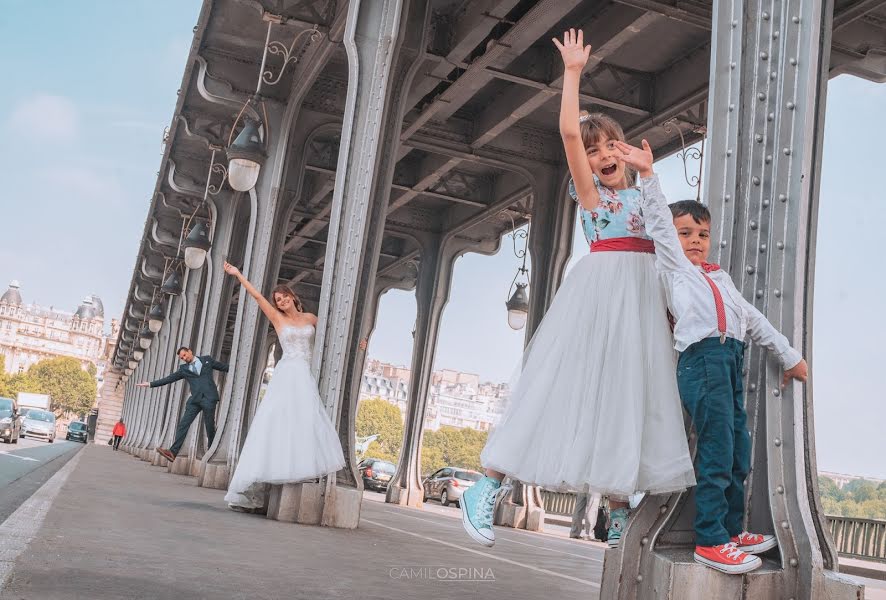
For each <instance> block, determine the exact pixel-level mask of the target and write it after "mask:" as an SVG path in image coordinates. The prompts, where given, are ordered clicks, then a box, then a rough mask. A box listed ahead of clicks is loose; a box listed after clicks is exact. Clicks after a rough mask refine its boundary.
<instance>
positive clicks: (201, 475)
mask: <svg viewBox="0 0 886 600" xmlns="http://www.w3.org/2000/svg"><path fill="white" fill-rule="evenodd" d="M176 462H178V461H176ZM195 462H196V461H195ZM195 466H196V465H195ZM197 471H198V472H197V475H196V477H197V485H199V486H200V487H206V488H212V489H214V490H226V489H228V482H229V481H230V480H231V468H230V466H228V465H227V464H224V463H218V464H217V463H211V462H202V461H201V462H200V463H199V466H197ZM185 474H186V475H190V474H191V471H190V470H189V471H188V473H185Z"/></svg>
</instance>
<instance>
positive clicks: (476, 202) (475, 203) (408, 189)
mask: <svg viewBox="0 0 886 600" xmlns="http://www.w3.org/2000/svg"><path fill="white" fill-rule="evenodd" d="M391 189H394V190H397V191H400V192H406V194H412V193H417V194H419V195H422V196H428V197H430V198H438V199H440V200H447V201H449V202H453V203H455V204H464V205H467V206H486V203H485V202H480V201H479V200H471V199H470V198H459V197H458V196H452V195H450V194H441V193H440V192H433V191H431V190H417V189H415V188H414V187H409V186H407V185H398V184H396V183H395V184H393V185H391ZM406 194H402V195H401V196H400V197H398V198H397V199H396V200H394V202H392V203H391V205H392V206H393V205H394V204H399V201H400V199H401V198H403V196H405V195H406ZM399 206H402V204H399Z"/></svg>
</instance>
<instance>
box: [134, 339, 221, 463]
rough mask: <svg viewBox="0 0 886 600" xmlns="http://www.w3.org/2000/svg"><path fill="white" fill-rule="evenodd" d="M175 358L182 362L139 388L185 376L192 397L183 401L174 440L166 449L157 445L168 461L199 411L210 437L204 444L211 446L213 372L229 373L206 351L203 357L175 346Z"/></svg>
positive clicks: (215, 394) (215, 391) (215, 399)
mask: <svg viewBox="0 0 886 600" xmlns="http://www.w3.org/2000/svg"><path fill="white" fill-rule="evenodd" d="M176 354H178V357H179V358H180V359H181V360H182V362H184V364H183V365H181V366H180V367H179V368H178V370H177V371H176V372H175V373H173V374H172V375H169V376H168V377H164V378H163V379H158V380H156V381H152V382H150V383H148V382H147V381H143V382H142V383H139V384H138V387H152V388H155V387H160V386H161V385H169V384H170V383H174V382H176V381H178V380H179V379H185V380H186V381H187V382H188V386H190V388H191V397H190V398H188V401H187V403H186V404H185V412H184V414H183V415H182V418H181V420H180V421H179V422H178V428H177V429H176V430H175V441H174V442H172V446H170V447H169V449H168V450H167V449H166V448H157V452H158V453H159V454H160V456H162V457H163V458H165V459H166V460H168V461H170V462H171V461H174V460H175V457H176V456H177V455H178V452H179V450H181V447H182V445H183V444H184V443H185V437H186V436H187V435H188V429H189V428H190V427H191V423H193V422H194V419H196V418H197V415H198V414H200V412H201V411H202V412H203V424H204V425H206V437H208V438H209V441H208V442H207V444H206V445H207V447H209V446H211V445H212V438H213V437H215V406H216V404H218V388H217V387H215V381H213V379H212V371H213V369H214V370H217V371H222V372H224V373H227V372H228V365H226V364H224V363H221V362H218V361H217V360H215V359H214V358H212V357H211V356H209V355H208V354H207V355H206V356H194V353H193V352H192V351H191V349H190V348H188V347H187V346H182V347H181V348H179V349H178V352H177V353H176Z"/></svg>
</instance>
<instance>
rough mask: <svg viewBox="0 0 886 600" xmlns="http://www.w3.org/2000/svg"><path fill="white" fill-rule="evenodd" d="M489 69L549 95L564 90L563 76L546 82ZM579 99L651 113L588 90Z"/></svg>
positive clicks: (636, 112)
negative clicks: (589, 92) (590, 92)
mask: <svg viewBox="0 0 886 600" xmlns="http://www.w3.org/2000/svg"><path fill="white" fill-rule="evenodd" d="M487 71H489V73H490V74H492V76H493V77H495V78H496V79H501V80H502V81H508V82H510V83H516V84H517V85H521V86H523V87H529V88H533V89H536V90H539V91H540V92H542V93H544V94H547V95H548V96H549V97H554V96H559V95H560V93H561V92H562V91H563V86H562V77H560V78H558V79H557V80H556V81H555V82H552V83H546V82H544V81H536V80H535V79H530V78H528V77H524V76H522V75H515V74H513V73H508V72H506V71H502V70H499V69H493V68H489V69H487ZM578 99H579V101H580V102H585V103H588V104H596V105H597V106H604V107H606V108H611V109H613V110H617V111H620V112H623V113H628V114H632V115H640V116H644V117H646V116H649V114H650V110H649V109H648V108H646V107H643V106H635V105H633V104H627V103H625V102H620V101H618V100H614V99H610V98H605V97H603V96H597V95H594V94H588V93H587V92H582V91H580V92H579V94H578Z"/></svg>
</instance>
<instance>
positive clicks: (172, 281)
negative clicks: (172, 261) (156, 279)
mask: <svg viewBox="0 0 886 600" xmlns="http://www.w3.org/2000/svg"><path fill="white" fill-rule="evenodd" d="M160 291H162V292H163V293H164V294H169V295H170V296H178V295H180V294H181V293H182V282H181V279H180V278H179V276H178V271H176V270H175V268H174V267H173V269H172V270H171V271H170V272H169V275H167V277H166V279H165V280H164V281H163V285H162V286H160Z"/></svg>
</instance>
